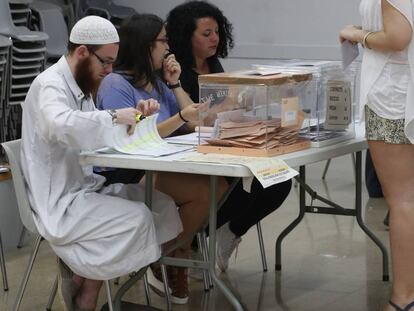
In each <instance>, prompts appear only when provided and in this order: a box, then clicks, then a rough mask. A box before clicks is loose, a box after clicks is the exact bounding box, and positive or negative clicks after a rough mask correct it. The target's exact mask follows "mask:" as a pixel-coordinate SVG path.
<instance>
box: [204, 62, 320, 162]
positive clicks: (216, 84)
mask: <svg viewBox="0 0 414 311" xmlns="http://www.w3.org/2000/svg"><path fill="white" fill-rule="evenodd" d="M198 79H199V85H200V103H202V104H204V105H203V109H202V110H203V111H202V112H201V113H200V119H201V120H200V123H201V124H203V125H204V127H210V129H211V128H212V133H211V134H209V135H208V137H205V134H204V137H205V138H204V140H203V141H204V142H203V143H200V144H199V146H198V151H199V152H203V153H226V154H234V155H246V156H273V155H278V154H283V153H288V152H293V151H297V150H302V149H306V148H309V147H310V143H309V140H308V139H306V138H302V137H300V136H299V132H300V130H301V129H302V128H303V127H304V126H305V127H306V126H307V124H309V120H308V118H309V117H310V116H311V111H310V110H309V108H308V107H306V106H305V103H306V100H305V97H306V94H307V93H308V92H310V90H309V88H312V87H314V84H312V74H311V73H309V72H304V71H303V72H295V73H288V72H277V73H272V74H266V75H261V74H258V73H257V72H254V71H251V70H248V71H238V72H229V73H217V74H209V75H200V76H199V78H198ZM200 128H201V129H203V127H200ZM199 135H200V137H202V136H203V133H201V132H200V133H199Z"/></svg>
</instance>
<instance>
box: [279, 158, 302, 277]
mask: <svg viewBox="0 0 414 311" xmlns="http://www.w3.org/2000/svg"><path fill="white" fill-rule="evenodd" d="M299 178H300V179H301V180H302V181H303V182H306V173H305V166H300V167H299ZM305 199H306V198H305V187H304V185H303V184H302V183H300V184H299V215H298V217H297V218H296V219H295V220H294V221H293V222H292V223H291V224H290V225H289V226H287V227H286V228H285V229H284V230H283V231H282V232H281V233H280V235H279V236H278V237H277V240H276V247H275V249H276V254H275V258H276V263H275V269H276V271H280V270H282V241H283V239H284V238H285V237H286V236H287V235H288V234H289V233H290V232H291V231H292V230H293V229H295V227H296V226H297V225H298V224H299V223H300V222H301V221H302V219H303V217H304V216H305V209H306V201H305Z"/></svg>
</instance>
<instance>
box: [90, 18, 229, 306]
mask: <svg viewBox="0 0 414 311" xmlns="http://www.w3.org/2000/svg"><path fill="white" fill-rule="evenodd" d="M119 35H120V46H119V52H118V58H117V61H116V63H115V65H114V72H113V73H111V74H109V75H108V76H106V77H105V79H104V80H103V81H102V83H101V85H100V88H99V90H98V94H97V106H98V108H100V109H119V108H121V107H135V106H136V105H137V103H138V102H139V101H140V100H156V101H158V102H159V103H160V111H159V115H158V120H157V122H158V130H159V133H160V135H161V136H162V137H166V136H169V135H171V134H173V133H174V132H176V131H177V130H183V129H184V130H185V129H187V128H190V127H192V126H193V125H194V124H195V122H197V121H198V113H199V108H200V106H199V105H198V104H194V103H193V101H192V100H191V99H190V98H189V97H188V95H187V93H186V92H185V91H184V90H183V89H182V88H181V84H180V80H179V78H180V74H181V67H180V64H179V63H178V62H177V61H176V59H175V56H174V55H172V54H170V55H168V50H169V46H168V40H167V37H166V31H165V27H164V22H163V21H162V20H161V19H160V18H159V17H157V16H155V15H149V14H136V15H133V16H132V17H130V18H129V19H127V20H126V21H125V22H124V23H123V25H122V26H121V28H120V33H119ZM159 72H161V74H162V76H163V79H164V81H165V83H164V82H163V80H161V79H160V78H159V76H158V75H157V73H159ZM121 172H124V175H128V176H127V177H128V178H129V177H131V176H132V177H133V178H135V179H137V178H138V179H139V178H140V176H142V175H139V173H137V171H132V172H131V171H128V170H123V171H121ZM118 174H119V170H116V171H109V172H104V173H103V175H105V176H106V177H107V178H108V180H109V181H110V182H119V181H124V180H120V179H123V178H124V177H125V176H121V177H119V175H118ZM155 179H156V181H155V188H156V189H158V190H160V191H162V192H164V193H166V194H168V195H170V196H171V197H172V198H173V199H174V201H175V202H176V204H177V205H178V206H179V207H180V208H179V213H180V217H181V221H182V223H183V228H184V229H183V232H182V233H181V234H180V236H179V237H178V239H180V238H182V237H185V236H188V235H190V234H192V233H194V232H196V231H197V230H198V229H199V228H200V227H201V226H202V224H203V222H204V221H205V219H206V217H207V215H208V209H209V199H208V198H209V196H208V189H209V187H208V185H209V179H208V176H201V175H192V174H177V173H158V174H157V176H156V178H155ZM124 182H125V181H124ZM226 188H227V184H226V182H225V180H224V179H222V180H221V181H219V191H218V198H220V197H221V196H222V195H223V194H224V192H225V190H226ZM190 244H191V241H190V242H188V243H186V244H185V245H183V246H182V247H181V248H179V249H177V250H176V251H175V253H174V254H173V255H174V256H176V257H181V258H188V257H189V251H190ZM150 272H151V271H150ZM152 272H153V274H151V273H150V275H149V283H150V285H152V287H153V288H155V289H156V291H157V292H160V291H161V292H163V291H164V288H163V284H162V282H161V274H160V270H159V269H158V268H157V267H156V266H153V269H152ZM168 274H169V284H170V287H171V290H172V297H171V298H172V302H173V303H177V304H185V303H187V301H188V284H187V269H185V268H175V267H173V268H168Z"/></svg>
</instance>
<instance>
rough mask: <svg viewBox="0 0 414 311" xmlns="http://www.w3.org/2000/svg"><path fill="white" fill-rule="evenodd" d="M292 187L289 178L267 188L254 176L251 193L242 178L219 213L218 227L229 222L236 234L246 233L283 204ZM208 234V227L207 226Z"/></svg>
mask: <svg viewBox="0 0 414 311" xmlns="http://www.w3.org/2000/svg"><path fill="white" fill-rule="evenodd" d="M291 187H292V181H291V180H288V181H285V182H283V183H280V184H276V185H273V186H270V187H268V188H266V189H264V188H263V187H262V185H261V184H260V182H259V181H258V180H257V179H256V178H254V179H253V183H252V188H251V191H250V193H248V192H246V191H244V190H243V183H242V181H241V180H240V181H239V182H238V183H237V185H236V187H235V188H234V189H233V191H232V192H231V193H230V195H229V197H228V198H227V200H226V202H225V203H224V204H223V206H222V207H221V208H220V210H219V211H218V213H217V228H220V227H221V226H222V225H224V224H226V223H227V222H230V223H229V226H230V230H231V231H232V232H233V233H234V234H235V235H236V236H242V235H244V234H245V233H246V232H247V231H248V230H249V229H250V228H251V227H252V226H254V225H256V224H257V223H258V222H259V221H260V220H262V219H263V218H265V217H266V216H267V215H269V214H270V213H271V212H273V211H274V210H276V209H277V208H278V207H279V206H281V205H282V203H283V201H285V199H286V197H287V196H288V194H289V192H290V188H291ZM207 234H208V228H207Z"/></svg>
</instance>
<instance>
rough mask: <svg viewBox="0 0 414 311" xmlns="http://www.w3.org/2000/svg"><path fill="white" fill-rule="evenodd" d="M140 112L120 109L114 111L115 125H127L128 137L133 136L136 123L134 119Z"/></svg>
mask: <svg viewBox="0 0 414 311" xmlns="http://www.w3.org/2000/svg"><path fill="white" fill-rule="evenodd" d="M139 113H140V112H139V111H138V110H137V109H135V108H122V109H117V110H116V123H117V124H126V125H128V130H127V132H128V135H132V134H134V131H135V125H136V123H137V121H136V120H135V117H136V115H137V114H139Z"/></svg>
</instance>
